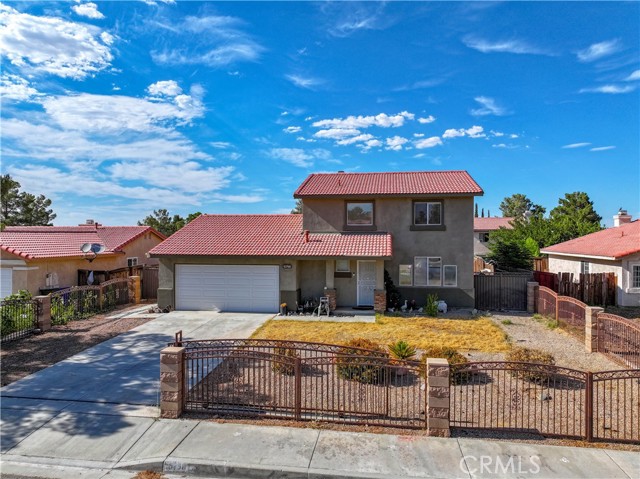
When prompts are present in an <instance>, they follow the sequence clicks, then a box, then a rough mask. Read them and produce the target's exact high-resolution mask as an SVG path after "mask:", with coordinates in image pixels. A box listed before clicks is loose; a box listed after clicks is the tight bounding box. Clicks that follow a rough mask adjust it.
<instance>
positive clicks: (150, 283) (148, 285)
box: [142, 266, 159, 299]
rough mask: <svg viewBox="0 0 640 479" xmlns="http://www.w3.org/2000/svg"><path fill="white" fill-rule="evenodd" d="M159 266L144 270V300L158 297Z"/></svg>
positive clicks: (148, 267)
mask: <svg viewBox="0 0 640 479" xmlns="http://www.w3.org/2000/svg"><path fill="white" fill-rule="evenodd" d="M158 271H159V268H158V266H145V267H144V269H143V270H142V298H143V299H156V298H157V297H158V284H159V283H158Z"/></svg>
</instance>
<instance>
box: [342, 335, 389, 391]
mask: <svg viewBox="0 0 640 479" xmlns="http://www.w3.org/2000/svg"><path fill="white" fill-rule="evenodd" d="M388 357H389V355H388V354H387V352H386V351H385V350H384V349H382V348H381V347H380V346H378V345H377V344H376V343H374V342H373V341H370V340H368V339H364V338H356V339H352V340H351V341H349V342H348V343H347V344H345V345H344V346H343V347H342V348H340V350H339V351H338V354H337V356H336V370H337V373H338V376H339V377H341V378H342V379H348V380H352V381H358V382H361V383H364V384H378V383H381V382H383V381H384V379H385V374H386V370H387V368H386V364H387V363H386V361H384V359H386V358H388ZM381 359H382V360H383V361H380V360H381Z"/></svg>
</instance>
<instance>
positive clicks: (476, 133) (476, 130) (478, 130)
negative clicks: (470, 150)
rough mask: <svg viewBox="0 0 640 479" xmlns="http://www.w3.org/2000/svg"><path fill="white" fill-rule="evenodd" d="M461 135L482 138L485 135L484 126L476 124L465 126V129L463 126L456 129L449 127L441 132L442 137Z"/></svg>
mask: <svg viewBox="0 0 640 479" xmlns="http://www.w3.org/2000/svg"><path fill="white" fill-rule="evenodd" d="M462 136H468V137H469V138H484V137H486V136H487V135H486V134H485V133H484V128H483V127H481V126H477V125H474V126H472V127H471V128H467V129H466V130H465V129H464V128H460V129H457V130H456V129H454V128H450V129H448V130H446V131H445V132H444V133H443V134H442V138H458V137H462Z"/></svg>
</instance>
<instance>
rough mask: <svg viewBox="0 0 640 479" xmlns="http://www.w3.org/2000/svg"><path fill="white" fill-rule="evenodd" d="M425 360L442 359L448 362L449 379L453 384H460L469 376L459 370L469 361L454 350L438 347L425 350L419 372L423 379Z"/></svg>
mask: <svg viewBox="0 0 640 479" xmlns="http://www.w3.org/2000/svg"><path fill="white" fill-rule="evenodd" d="M427 358H443V359H446V360H447V361H449V377H450V378H451V382H452V383H453V384H461V383H463V382H465V381H466V380H467V379H468V376H469V374H468V373H465V372H461V371H460V369H461V368H462V366H464V365H465V364H467V363H468V362H469V360H468V359H467V358H466V357H465V356H463V355H462V354H461V353H459V352H458V351H456V350H455V349H453V348H448V347H440V346H434V347H432V348H428V349H426V350H425V351H424V354H423V355H422V367H421V371H422V373H423V375H424V376H425V377H426V375H427Z"/></svg>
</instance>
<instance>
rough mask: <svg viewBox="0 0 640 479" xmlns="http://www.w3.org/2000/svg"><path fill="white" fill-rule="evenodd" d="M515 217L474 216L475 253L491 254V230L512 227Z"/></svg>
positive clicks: (480, 254) (479, 254)
mask: <svg viewBox="0 0 640 479" xmlns="http://www.w3.org/2000/svg"><path fill="white" fill-rule="evenodd" d="M512 220H513V218H510V217H506V218H473V254H474V255H476V256H485V255H487V254H489V248H488V243H489V239H490V238H491V232H492V231H496V230H499V229H500V228H507V229H511V228H513V226H512V225H511V221H512Z"/></svg>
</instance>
